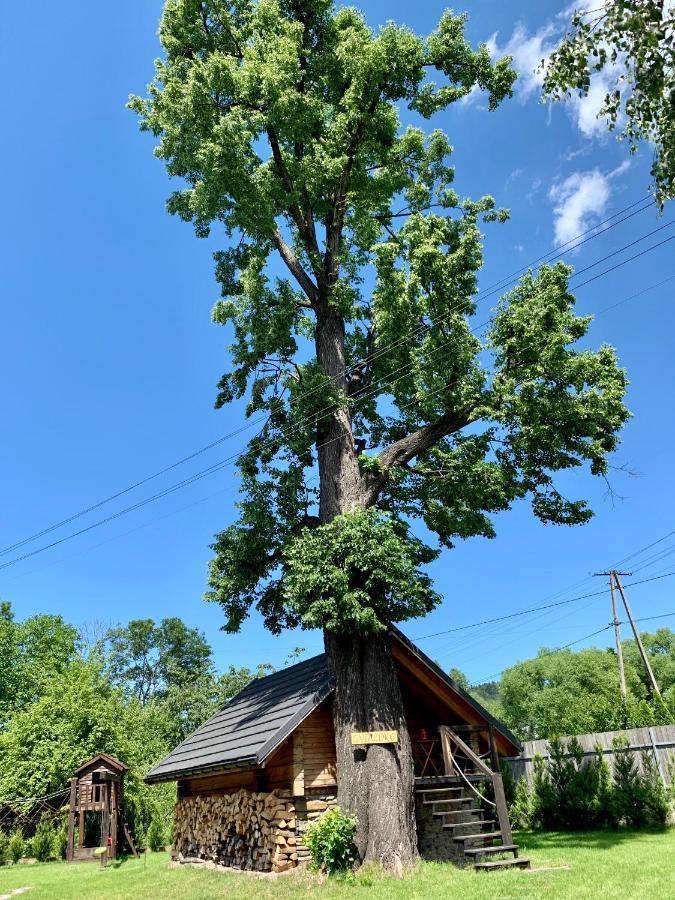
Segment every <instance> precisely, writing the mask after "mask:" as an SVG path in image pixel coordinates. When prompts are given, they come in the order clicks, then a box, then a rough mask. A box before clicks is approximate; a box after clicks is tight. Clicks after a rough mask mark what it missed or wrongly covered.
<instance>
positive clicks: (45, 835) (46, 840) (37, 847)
mask: <svg viewBox="0 0 675 900" xmlns="http://www.w3.org/2000/svg"><path fill="white" fill-rule="evenodd" d="M54 840H55V834H54V826H53V825H52V823H51V821H50V820H49V819H41V820H40V822H38V825H37V828H36V829H35V834H34V835H33V837H32V838H31V841H30V852H31V853H32V855H33V856H34V857H35V859H37V861H38V862H47V860H48V859H49V858H50V857H51V856H53V855H54Z"/></svg>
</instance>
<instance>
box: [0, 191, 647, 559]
mask: <svg viewBox="0 0 675 900" xmlns="http://www.w3.org/2000/svg"><path fill="white" fill-rule="evenodd" d="M645 202H646V205H642V206H641V204H645ZM652 205H653V200H651V199H650V200H648V201H646V198H644V197H642V198H640V199H639V200H637V201H634V202H633V203H631V204H628V206H626V207H624V208H623V209H622V210H619V212H617V213H615V214H614V215H612V216H609V217H608V218H607V219H605V220H603V221H602V222H600V223H599V224H598V225H596V226H594V227H593V228H590V229H587V230H586V231H583V232H581V233H580V234H578V235H576V236H575V237H573V238H570V240H568V241H566V242H565V243H563V244H561V245H559V246H558V247H555V248H554V250H553V251H551V252H550V253H548V254H545V255H543V256H540V257H538V258H537V259H535V260H533V261H532V262H531V263H528V264H527V266H525V267H523V268H521V269H519V270H516V271H515V273H512V275H509V276H506V278H502V279H501V280H500V281H498V282H496V283H494V284H493V285H492V286H490V287H489V288H488V289H487V293H485V292H482V293H481V292H480V291H479V293H478V295H477V296H478V299H479V300H482V299H484V298H487V297H489V296H491V295H492V294H494V293H496V292H497V291H498V290H503V289H504V287H506V286H507V285H508V284H509V283H512V281H513V280H515V276H518V275H519V274H521V273H523V272H525V271H526V270H527V269H528V268H529V267H530V266H532V265H535V264H536V263H538V262H541V261H543V260H546V259H548V260H549V261H552V260H553V259H556V258H557V257H558V256H560V255H562V253H563V252H565V251H564V248H566V247H567V248H568V249H569V250H576V249H577V248H578V247H580V246H581V245H582V244H585V243H586V242H587V241H589V240H593V239H594V238H595V237H599V236H600V235H602V234H605V233H606V232H607V231H609V230H610V229H611V228H613V227H615V226H616V225H620V224H622V223H623V222H625V221H627V220H628V219H630V218H632V217H633V216H634V215H637V214H638V213H641V212H644V211H645V210H646V209H648V208H649V207H650V206H652ZM636 206H640V208H639V209H637V210H635V207H636ZM631 210H633V211H632V212H631ZM626 212H630V215H627V216H625V217H624V218H623V219H619V221H616V222H613V223H612V224H610V225H608V227H607V228H605V229H604V230H599V229H602V226H603V225H605V224H607V223H609V222H611V221H612V220H613V219H617V218H618V217H619V216H621V215H623V214H624V213H626ZM662 227H665V226H662ZM591 232H593V233H592V234H590V233H591ZM588 234H590V237H586V238H585V240H579V239H580V238H584V237H585V235H588ZM575 241H578V243H574V242H575ZM570 244H573V246H571V247H570V246H569V245H570ZM628 246H632V244H630V245H628ZM624 249H625V248H624ZM617 252H621V251H617ZM553 254H555V255H553ZM606 258H607V257H606ZM593 265H596V263H594V264H593ZM591 267H592V266H591ZM588 268H590V267H586V268H585V269H581V270H579V272H576V273H575V275H579V274H581V273H582V272H584V271H587V269H588ZM572 277H574V276H572ZM452 313H453V311H452V310H451V311H449V312H448V313H446V315H445V316H442V317H439V319H437V320H436V321H435V322H434V323H432V324H440V322H441V321H442V319H445V318H448V317H449V316H450V315H451V314H452ZM428 328H429V326H427V325H422V326H419V327H418V328H417V329H414V330H413V332H411V333H410V334H409V335H408V336H404V337H402V338H399V339H398V340H397V341H395V342H393V343H392V344H390V345H388V346H385V347H381V348H379V349H378V350H377V351H376V352H375V353H373V354H371V355H370V356H367V357H366V358H365V359H364V360H361V361H359V362H357V363H355V364H354V365H353V366H351V367H349V368H348V369H347V370H346V375H347V376H349V375H350V374H352V373H353V372H354V371H355V370H356V369H358V368H359V367H361V366H363V365H366V364H371V363H372V362H373V361H374V360H375V359H377V358H378V357H379V356H381V355H382V354H383V353H385V352H389V351H390V350H392V349H394V348H395V347H397V346H400V345H401V344H402V343H404V342H405V341H406V340H407V339H408V338H409V337H413V335H416V334H419V333H422V332H423V331H424V330H427V329H428ZM318 390H320V386H316V387H314V388H312V389H311V390H309V391H306V392H305V393H303V394H300V395H299V398H298V399H307V397H309V396H311V395H312V394H313V393H315V392H316V391H318ZM328 408H329V407H325V409H328ZM319 412H321V411H319ZM265 420H266V416H259V417H257V418H255V419H252V420H250V421H249V422H246V423H245V424H244V425H242V426H240V427H239V428H236V429H234V430H233V431H230V432H228V433H227V434H225V435H222V436H221V437H220V438H218V439H216V440H215V441H212V442H211V443H209V444H206V445H205V446H204V447H201V448H199V449H198V450H195V451H194V452H192V453H190V454H188V455H187V456H184V457H182V458H181V459H178V460H176V461H175V462H173V463H171V464H169V465H168V466H165V467H164V468H162V469H159V470H158V471H156V472H154V473H152V474H150V475H147V476H145V477H144V478H141V479H139V480H138V481H136V482H134V483H132V484H131V485H129V486H127V487H125V488H122V489H121V490H119V491H116V492H114V493H113V494H110V495H109V496H107V497H104V498H103V499H102V500H99V501H97V502H96V503H93V504H91V505H90V506H87V507H85V508H84V509H82V510H79V511H78V512H76V513H73V514H72V515H70V516H67V517H66V518H65V519H62V520H61V521H59V522H55V523H52V524H51V525H49V526H47V527H46V528H43V529H42V530H40V531H38V532H35V533H34V534H32V535H29V536H28V537H26V538H23V539H22V540H20V541H16V542H15V543H13V544H10V545H8V546H6V547H4V548H2V549H0V555H5V554H7V553H10V552H11V551H13V550H17V549H19V548H20V547H23V546H24V545H25V544H27V543H30V542H32V541H34V540H37V539H39V538H40V537H44V536H45V535H46V534H50V533H51V532H53V531H56V530H57V529H59V528H62V527H63V526H65V525H68V524H70V523H71V522H73V521H75V520H76V519H79V518H81V517H82V516H85V515H87V514H88V513H90V512H93V511H95V510H97V509H100V508H101V507H102V506H105V505H107V504H108V503H111V502H112V501H113V500H117V499H119V498H120V497H122V496H124V495H126V494H128V493H130V492H131V491H133V490H136V489H137V488H139V487H142V486H143V485H144V484H148V483H149V482H150V481H154V480H156V479H157V478H159V477H161V476H162V475H165V474H167V473H168V472H171V471H172V470H173V469H176V468H178V467H179V466H181V465H184V464H185V463H187V462H190V461H191V460H193V459H195V458H196V457H198V456H201V455H202V454H204V453H206V452H208V451H209V450H212V449H213V448H214V447H217V446H219V445H220V444H222V443H224V442H225V441H227V440H231V439H232V438H234V437H237V436H238V435H239V434H242V433H243V432H244V431H247V430H249V429H251V428H253V427H254V426H255V425H257V424H260V423H262V422H264V421H265Z"/></svg>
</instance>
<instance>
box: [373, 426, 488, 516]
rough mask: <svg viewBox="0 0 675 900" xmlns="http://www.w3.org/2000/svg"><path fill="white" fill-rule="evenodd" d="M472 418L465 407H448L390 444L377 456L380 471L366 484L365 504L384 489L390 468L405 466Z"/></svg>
mask: <svg viewBox="0 0 675 900" xmlns="http://www.w3.org/2000/svg"><path fill="white" fill-rule="evenodd" d="M475 421H476V418H474V417H472V416H471V415H470V414H468V413H467V412H466V411H464V410H461V411H455V410H448V411H446V412H444V413H443V415H442V416H440V418H438V419H436V421H435V422H431V423H430V424H429V425H424V426H423V427H422V428H419V429H418V430H417V431H413V432H411V433H410V434H407V435H406V436H405V437H404V438H401V439H400V440H398V441H394V443H393V444H390V445H389V447H387V448H386V449H385V450H383V451H382V453H380V455H379V456H378V458H377V460H378V462H379V464H380V471H379V472H378V473H377V474H375V475H373V476H372V477H371V479H370V481H369V482H368V484H367V488H366V506H372V504H373V503H375V501H376V500H377V498H378V496H379V494H380V493H381V492H382V490H383V489H384V487H385V485H386V483H387V480H388V478H389V473H390V471H391V470H392V469H395V468H400V467H404V466H407V464H408V463H409V462H410V460H411V459H414V458H415V457H416V456H419V455H420V454H421V453H424V452H425V451H426V450H429V449H431V447H433V446H435V445H436V444H437V443H438V442H439V441H441V440H442V439H443V438H444V437H447V436H448V435H449V434H454V433H455V432H457V431H461V429H462V428H466V426H467V425H470V424H471V423H472V422H475Z"/></svg>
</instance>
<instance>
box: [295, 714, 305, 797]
mask: <svg viewBox="0 0 675 900" xmlns="http://www.w3.org/2000/svg"><path fill="white" fill-rule="evenodd" d="M293 796H294V797H304V796H305V745H304V738H303V734H302V728H298V729H297V730H296V731H294V732H293Z"/></svg>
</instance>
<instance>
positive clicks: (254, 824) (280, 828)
mask: <svg viewBox="0 0 675 900" xmlns="http://www.w3.org/2000/svg"><path fill="white" fill-rule="evenodd" d="M174 823H175V824H174V845H173V846H174V857H175V858H176V859H177V860H178V861H179V862H186V863H189V862H203V861H204V860H209V861H211V862H214V863H216V864H217V865H222V866H231V867H233V868H237V869H246V870H249V871H250V870H253V871H258V872H269V871H272V872H284V871H286V869H290V868H292V867H293V866H296V865H297V863H298V851H297V844H298V838H297V835H296V824H297V823H296V814H295V804H294V802H293V798H292V797H291V795H290V791H272V792H271V793H256V792H252V791H246V790H240V791H237V792H236V793H233V794H211V795H198V796H195V797H186V798H185V799H183V800H180V801H179V802H178V803H177V804H176V809H175V819H174ZM303 850H304V848H303ZM303 855H304V854H303Z"/></svg>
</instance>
